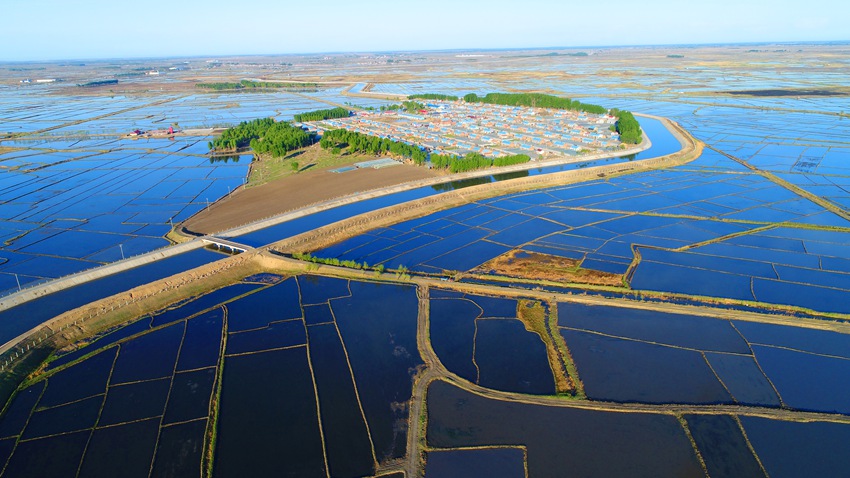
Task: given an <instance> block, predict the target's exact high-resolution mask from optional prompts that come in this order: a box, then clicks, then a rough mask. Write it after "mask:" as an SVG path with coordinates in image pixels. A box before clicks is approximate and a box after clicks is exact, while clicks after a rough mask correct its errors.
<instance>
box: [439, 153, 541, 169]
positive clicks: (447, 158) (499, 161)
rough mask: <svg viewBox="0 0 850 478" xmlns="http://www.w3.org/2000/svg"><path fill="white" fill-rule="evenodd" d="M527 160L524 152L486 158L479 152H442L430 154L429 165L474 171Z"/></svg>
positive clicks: (529, 159) (528, 159)
mask: <svg viewBox="0 0 850 478" xmlns="http://www.w3.org/2000/svg"><path fill="white" fill-rule="evenodd" d="M529 161H531V158H529V157H528V156H526V155H524V154H515V155H511V156H502V157H499V158H495V159H491V158H487V157H485V156H483V155H481V154H480V153H469V154H467V155H466V156H451V155H444V154H432V155H431V166H432V167H433V168H434V169H448V170H449V171H451V172H453V173H463V172H467V171H475V170H478V169H484V168H489V167H491V166H509V165H512V164H522V163H527V162H529Z"/></svg>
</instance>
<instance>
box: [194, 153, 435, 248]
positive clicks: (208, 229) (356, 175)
mask: <svg viewBox="0 0 850 478" xmlns="http://www.w3.org/2000/svg"><path fill="white" fill-rule="evenodd" d="M436 176H438V174H437V173H436V172H433V171H431V170H429V169H427V168H422V167H417V166H410V165H401V166H393V167H390V168H383V169H372V168H365V169H357V170H354V171H348V172H345V173H332V172H330V171H327V170H325V171H315V172H311V171H305V172H303V173H299V174H296V175H293V176H289V177H287V178H285V179H283V180H278V181H272V182H269V183H266V184H263V185H261V186H256V187H250V188H245V189H243V188H240V189H239V190H237V191H236V192H235V193H233V194H232V195H231V196H228V197H225V198H224V199H222V200H220V201H218V202H216V203H215V204H213V205H212V206H210V208H209V209H205V210H203V211H201V212H199V213H198V214H196V215H195V216H193V217H191V218H190V219H188V220H187V221H186V222H185V223H184V224H183V227H185V228H186V229H187V230H189V231H191V232H194V233H202V234H214V233H216V232H220V231H224V230H227V229H231V228H233V227H236V226H241V225H244V224H248V223H251V222H254V221H258V220H260V219H264V218H267V217H270V216H274V215H276V214H281V213H283V212H286V211H292V210H295V209H299V208H302V207H305V206H309V205H311V204H316V203H318V202H322V201H327V200H329V199H333V198H337V197H342V196H348V195H351V194H356V193H360V192H365V191H368V190H371V189H378V188H384V187H388V186H395V185H398V184H403V183H407V182H410V181H417V180H421V179H428V178H433V177H436Z"/></svg>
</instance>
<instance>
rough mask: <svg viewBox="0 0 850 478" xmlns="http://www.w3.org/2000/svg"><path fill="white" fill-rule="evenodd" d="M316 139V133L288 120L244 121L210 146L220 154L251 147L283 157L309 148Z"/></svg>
mask: <svg viewBox="0 0 850 478" xmlns="http://www.w3.org/2000/svg"><path fill="white" fill-rule="evenodd" d="M312 138H313V136H312V134H310V133H308V132H306V131H304V130H302V129H301V128H297V127H295V126H292V125H291V124H290V123H288V122H286V121H280V122H278V121H275V120H274V119H272V118H264V119H256V120H253V121H243V122H241V123H239V125H238V126H235V127H233V128H228V129H227V130H225V131H224V133H222V135H221V136H219V137H218V138H216V139H214V140H213V141H211V142H210V143H209V147H210V150H214V151H217V152H233V151H237V150H239V149H240V148H244V147H246V146H251V149H253V150H254V152H256V153H257V154H263V153H270V154H271V155H272V156H273V157H275V158H279V157H281V156H285V155H286V153H288V152H290V151H295V150H296V149H299V148H303V147H305V146H307V145H309V144H310V143H311V142H312Z"/></svg>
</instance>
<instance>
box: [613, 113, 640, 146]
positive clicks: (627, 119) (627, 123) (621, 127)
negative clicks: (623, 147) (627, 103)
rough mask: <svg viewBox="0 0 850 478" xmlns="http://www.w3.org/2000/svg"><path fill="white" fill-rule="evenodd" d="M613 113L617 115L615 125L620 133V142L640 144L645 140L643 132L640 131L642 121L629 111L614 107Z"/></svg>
mask: <svg viewBox="0 0 850 478" xmlns="http://www.w3.org/2000/svg"><path fill="white" fill-rule="evenodd" d="M611 114H612V115H614V116H616V117H617V123H616V124H615V125H614V126H615V128H616V129H617V132H618V133H620V142H622V143H628V144H640V143H641V141H643V133H641V131H640V123H638V120H637V119H635V115H633V114H632V113H631V112H629V111H625V110H618V109H612V110H611Z"/></svg>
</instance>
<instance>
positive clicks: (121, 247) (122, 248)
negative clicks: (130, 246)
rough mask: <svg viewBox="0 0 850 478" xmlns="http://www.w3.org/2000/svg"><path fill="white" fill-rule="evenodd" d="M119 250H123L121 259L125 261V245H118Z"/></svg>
mask: <svg viewBox="0 0 850 478" xmlns="http://www.w3.org/2000/svg"><path fill="white" fill-rule="evenodd" d="M118 249H121V259H122V260H123V259H124V244H118Z"/></svg>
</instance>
